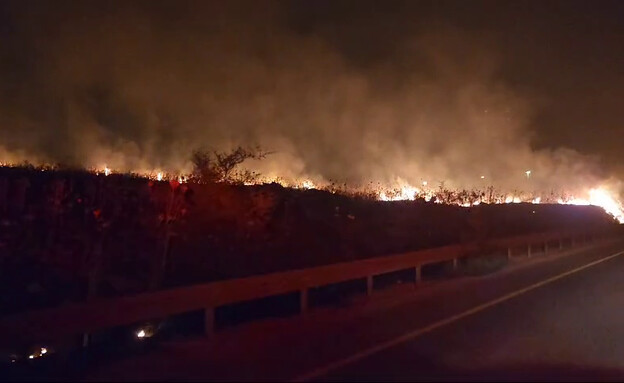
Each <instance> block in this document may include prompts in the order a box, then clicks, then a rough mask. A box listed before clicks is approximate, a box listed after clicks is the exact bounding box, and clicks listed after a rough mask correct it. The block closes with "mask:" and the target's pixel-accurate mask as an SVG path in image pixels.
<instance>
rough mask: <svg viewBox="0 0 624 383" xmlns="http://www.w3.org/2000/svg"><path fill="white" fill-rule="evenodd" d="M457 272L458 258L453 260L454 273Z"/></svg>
mask: <svg viewBox="0 0 624 383" xmlns="http://www.w3.org/2000/svg"><path fill="white" fill-rule="evenodd" d="M456 270H457V258H453V271H456Z"/></svg>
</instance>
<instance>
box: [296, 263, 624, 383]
mask: <svg viewBox="0 0 624 383" xmlns="http://www.w3.org/2000/svg"><path fill="white" fill-rule="evenodd" d="M622 254H624V251H620V252H619V253H615V254H612V255H609V256H607V257H605V258H601V259H599V260H597V261H593V262H590V263H588V264H586V265H583V266H580V267H577V268H575V269H572V270H569V271H566V272H564V273H561V274H559V275H555V276H554V277H550V278H548V279H545V280H543V281H541V282H537V283H534V284H532V285H530V286H527V287H525V288H522V289H520V290H516V291H514V292H512V293H509V294H506V295H503V296H502V297H500V298H496V299H494V300H491V301H489V302H486V303H483V304H480V305H478V306H475V307H473V308H471V309H469V310H466V311H464V312H462V313H459V314H456V315H453V316H451V317H448V318H446V319H442V320H440V321H437V322H434V323H432V324H430V325H428V326H425V327H421V328H419V329H417V330H414V331H410V332H408V333H406V334H403V335H401V336H399V337H397V338H394V339H391V340H389V341H386V342H383V343H380V344H378V345H376V346H373V347H370V348H367V349H365V350H362V351H360V352H357V353H355V354H353V355H351V356H348V357H346V358H344V359H339V360H337V361H335V362H332V363H329V364H327V365H325V366H323V367H319V368H316V369H314V370H312V371H309V372H307V373H305V374H303V375H299V376H297V377H296V378H294V379H293V380H291V381H292V382H306V381H310V380H312V379H315V378H318V377H320V376H323V375H327V373H329V372H330V371H333V370H336V369H338V368H340V367H344V366H346V365H348V364H351V363H353V362H357V361H358V360H361V359H364V358H366V357H368V356H370V355H373V354H376V353H378V352H380V351H383V350H386V349H388V348H391V347H394V346H396V345H399V344H401V343H404V342H407V341H409V340H412V339H414V338H417V337H419V336H421V335H423V334H426V333H428V332H431V331H433V330H435V329H438V328H440V327H443V326H446V325H448V324H451V323H453V322H457V321H458V320H460V319H462V318H465V317H467V316H470V315H473V314H476V313H478V312H480V311H483V310H485V309H487V308H490V307H492V306H496V305H498V304H500V303H503V302H505V301H508V300H510V299H513V298H515V297H517V296H519V295H522V294H525V293H527V292H529V291H531V290H535V289H537V288H539V287H542V286H544V285H547V284H549V283H552V282H554V281H557V280H559V279H561V278H565V277H567V276H569V275H571V274H575V273H578V272H579V271H582V270H585V269H587V268H589V267H592V266H595V265H597V264H599V263H602V262H606V261H608V260H610V259H613V258H615V257H617V256H619V255H622Z"/></svg>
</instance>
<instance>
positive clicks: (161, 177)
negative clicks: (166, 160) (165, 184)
mask: <svg viewBox="0 0 624 383" xmlns="http://www.w3.org/2000/svg"><path fill="white" fill-rule="evenodd" d="M156 179H157V180H158V181H162V179H163V174H162V172H158V174H157V175H156Z"/></svg>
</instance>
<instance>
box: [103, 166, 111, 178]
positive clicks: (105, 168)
mask: <svg viewBox="0 0 624 383" xmlns="http://www.w3.org/2000/svg"><path fill="white" fill-rule="evenodd" d="M110 174H111V170H110V169H109V168H108V167H107V166H105V167H104V175H105V176H108V175H110Z"/></svg>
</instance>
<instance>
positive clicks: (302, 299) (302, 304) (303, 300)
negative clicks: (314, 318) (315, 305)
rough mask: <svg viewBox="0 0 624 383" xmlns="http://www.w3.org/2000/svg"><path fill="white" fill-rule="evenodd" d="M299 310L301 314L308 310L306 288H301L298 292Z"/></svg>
mask: <svg viewBox="0 0 624 383" xmlns="http://www.w3.org/2000/svg"><path fill="white" fill-rule="evenodd" d="M299 310H300V312H301V313H302V314H303V313H305V312H306V311H308V289H303V290H301V291H300V293H299Z"/></svg>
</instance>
